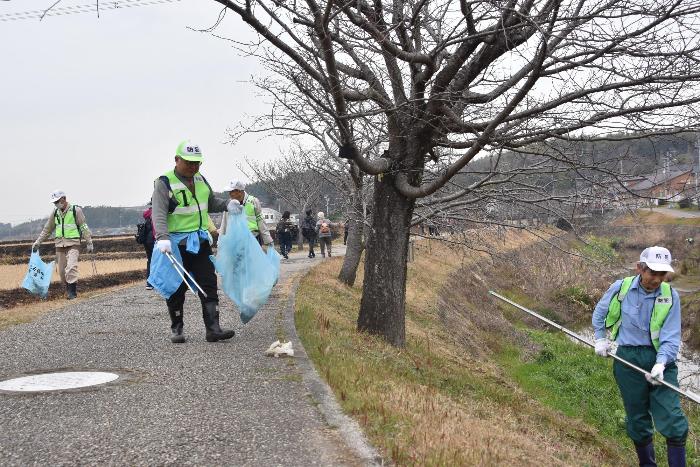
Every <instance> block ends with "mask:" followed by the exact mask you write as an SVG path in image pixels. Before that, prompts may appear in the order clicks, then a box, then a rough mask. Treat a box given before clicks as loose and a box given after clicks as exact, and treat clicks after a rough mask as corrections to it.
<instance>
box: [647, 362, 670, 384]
mask: <svg viewBox="0 0 700 467" xmlns="http://www.w3.org/2000/svg"><path fill="white" fill-rule="evenodd" d="M665 369H666V365H664V364H663V363H657V364H656V365H654V366H653V367H652V368H651V374H649V373H646V374H645V375H644V377H645V378H646V379H647V381H649V382H650V383H651V384H653V385H654V386H659V385H661V383H660V382H659V381H663V380H664V370H665Z"/></svg>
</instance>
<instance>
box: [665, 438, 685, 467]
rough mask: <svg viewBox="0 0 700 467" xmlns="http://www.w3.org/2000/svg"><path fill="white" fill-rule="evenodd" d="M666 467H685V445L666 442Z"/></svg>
mask: <svg viewBox="0 0 700 467" xmlns="http://www.w3.org/2000/svg"><path fill="white" fill-rule="evenodd" d="M666 447H667V448H668V467H685V443H676V442H673V441H668V440H667V441H666Z"/></svg>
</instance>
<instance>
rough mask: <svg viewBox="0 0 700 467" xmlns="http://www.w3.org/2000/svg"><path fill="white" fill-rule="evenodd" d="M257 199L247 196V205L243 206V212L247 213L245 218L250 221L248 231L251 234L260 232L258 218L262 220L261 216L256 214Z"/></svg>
mask: <svg viewBox="0 0 700 467" xmlns="http://www.w3.org/2000/svg"><path fill="white" fill-rule="evenodd" d="M255 199H256V198H255V197H254V196H253V195H249V194H246V198H245V203H244V204H243V212H245V217H246V219H248V230H250V231H251V232H258V231H259V230H260V229H259V228H258V218H259V217H260V218H262V217H261V214H258V213H256V212H255V204H253V201H254V200H255Z"/></svg>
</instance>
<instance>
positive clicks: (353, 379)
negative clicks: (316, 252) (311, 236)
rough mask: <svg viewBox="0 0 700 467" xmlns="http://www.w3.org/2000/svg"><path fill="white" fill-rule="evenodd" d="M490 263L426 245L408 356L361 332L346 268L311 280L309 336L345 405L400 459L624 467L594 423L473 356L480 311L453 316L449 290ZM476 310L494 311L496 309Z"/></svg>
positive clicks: (322, 269)
mask: <svg viewBox="0 0 700 467" xmlns="http://www.w3.org/2000/svg"><path fill="white" fill-rule="evenodd" d="M535 240H536V239H535V237H532V236H529V235H527V234H523V233H521V232H520V233H514V232H506V233H504V235H503V238H495V237H494V238H493V241H498V242H500V245H501V248H506V249H510V248H516V247H519V246H523V245H527V244H529V243H531V242H533V241H535ZM487 261H489V258H488V255H486V254H485V253H478V252H474V251H471V252H470V251H467V250H457V251H456V250H455V247H453V246H447V245H445V244H441V243H438V242H435V241H431V240H427V239H426V240H423V241H420V242H419V244H418V245H417V251H416V261H415V262H413V263H410V264H409V274H408V281H407V316H406V333H407V346H406V348H404V349H396V348H393V347H391V346H390V345H388V344H386V343H385V342H384V341H382V340H381V339H379V338H376V337H373V336H368V335H362V334H358V333H357V332H356V331H355V325H356V319H357V309H358V307H359V299H360V294H361V290H360V287H361V286H356V287H347V286H344V285H343V284H341V283H339V282H338V281H335V280H332V279H330V280H329V278H333V277H335V276H336V275H337V272H338V270H339V268H340V261H339V260H335V259H334V260H332V261H328V262H325V263H323V264H322V265H320V266H318V267H316V268H314V270H312V271H311V272H310V273H309V274H308V275H307V277H305V278H304V280H303V282H302V285H301V287H300V288H299V291H298V293H297V301H296V311H297V313H296V320H297V329H298V330H299V332H300V335H301V336H302V339H303V341H304V346H305V348H306V350H307V352H308V353H309V356H310V357H311V358H312V359H313V360H314V363H315V364H316V366H317V368H318V370H319V372H320V373H321V374H322V375H323V376H324V378H325V379H326V381H327V382H328V383H329V385H330V386H331V387H332V388H333V390H334V391H335V394H336V396H337V398H338V400H339V401H340V402H341V405H342V406H343V407H344V409H345V410H346V411H347V412H348V413H350V414H352V415H353V416H354V417H355V418H356V419H357V420H358V421H359V423H360V424H361V425H362V426H363V427H364V429H365V431H366V433H367V435H368V436H369V438H370V439H371V441H372V443H373V444H374V445H375V446H377V447H379V448H380V449H381V451H382V452H383V455H384V457H385V458H386V459H390V460H391V461H392V462H394V463H396V464H399V465H416V464H420V465H606V464H607V465H620V464H623V463H624V462H623V461H622V459H621V458H620V457H619V455H617V454H616V453H615V452H614V451H613V450H612V449H609V448H608V447H607V445H606V443H605V442H604V441H603V440H601V438H600V437H599V435H597V434H596V433H595V431H594V430H592V429H591V428H590V427H588V426H587V425H585V424H584V423H583V422H580V421H578V420H574V419H570V418H568V417H566V416H563V415H562V414H561V413H559V412H556V411H554V410H551V409H548V408H546V407H544V406H542V405H541V404H540V403H538V402H537V401H535V400H533V399H531V398H529V397H528V396H527V395H526V394H524V393H523V392H522V391H521V390H520V389H519V388H518V387H517V386H516V385H515V384H514V383H513V382H512V381H511V380H509V379H508V378H507V377H506V376H505V375H504V373H503V371H502V370H501V369H500V368H499V367H498V366H497V365H496V364H495V363H494V362H493V361H491V360H490V357H489V355H488V353H487V352H484V355H482V356H480V357H479V358H474V356H473V355H472V354H471V353H470V352H469V351H467V349H466V348H465V340H468V339H469V335H470V332H469V331H470V330H475V331H478V330H476V329H475V326H474V324H473V323H472V322H471V320H470V317H469V316H468V315H467V313H465V309H464V307H466V306H468V304H467V303H464V302H462V304H463V307H462V309H461V310H459V311H457V310H456V308H457V307H458V305H459V304H453V305H454V306H453V309H452V310H451V309H450V308H449V307H446V306H444V305H445V303H444V302H445V301H452V300H454V299H455V298H456V297H451V296H450V295H451V292H452V291H450V290H449V287H453V288H454V287H455V285H457V287H459V284H460V278H461V276H462V275H464V272H463V271H477V270H478V268H477V264H479V263H484V262H487ZM457 271H462V272H460V273H459V274H455V273H456V272H457ZM473 274H474V275H477V276H478V273H477V272H474V273H473ZM358 279H359V278H358ZM475 280H478V279H475ZM464 282H465V281H462V283H464ZM358 283H359V280H358ZM483 285H485V284H483ZM463 288H464V287H463ZM482 288H484V287H482ZM446 289H447V290H446ZM461 298H463V296H462V297H461ZM471 303H476V304H477V306H480V308H481V311H482V312H483V313H488V309H489V308H491V307H492V305H491V304H490V303H491V302H480V301H479V300H478V299H473V300H471ZM482 344H483V343H482ZM482 346H483V345H482Z"/></svg>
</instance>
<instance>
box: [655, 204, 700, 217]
mask: <svg viewBox="0 0 700 467" xmlns="http://www.w3.org/2000/svg"><path fill="white" fill-rule="evenodd" d="M651 212H659V213H661V214H665V215H667V216H671V217H679V218H697V217H700V211H686V210H680V209H671V208H666V207H655V208H654V209H652V210H651Z"/></svg>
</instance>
